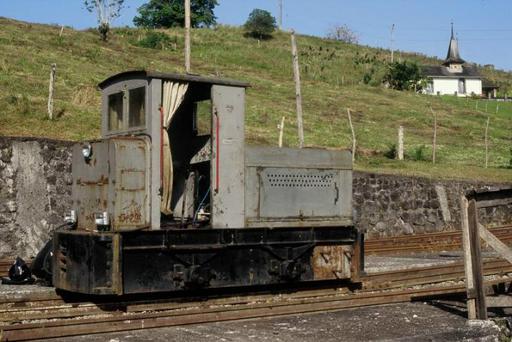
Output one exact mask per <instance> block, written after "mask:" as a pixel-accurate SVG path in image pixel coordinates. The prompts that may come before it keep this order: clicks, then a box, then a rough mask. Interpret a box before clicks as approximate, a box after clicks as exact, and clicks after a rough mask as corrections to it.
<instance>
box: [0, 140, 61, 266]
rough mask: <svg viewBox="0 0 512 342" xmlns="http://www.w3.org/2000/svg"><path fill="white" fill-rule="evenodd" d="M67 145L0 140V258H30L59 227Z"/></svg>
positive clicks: (49, 142)
mask: <svg viewBox="0 0 512 342" xmlns="http://www.w3.org/2000/svg"><path fill="white" fill-rule="evenodd" d="M70 147H71V143H69V142H62V141H51V140H41V139H37V140H34V139H23V138H5V137H0V257H5V256H14V255H19V256H21V257H23V258H27V257H30V256H34V255H35V254H36V253H37V252H38V251H39V249H40V248H41V247H42V246H43V245H44V243H45V242H46V241H47V240H48V238H49V236H50V232H51V231H52V230H53V229H54V228H55V227H57V226H58V225H60V224H61V223H62V217H63V215H64V212H65V211H66V210H68V205H69V198H70V195H71V173H70V172H71V154H70Z"/></svg>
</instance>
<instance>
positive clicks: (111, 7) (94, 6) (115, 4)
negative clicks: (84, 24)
mask: <svg viewBox="0 0 512 342" xmlns="http://www.w3.org/2000/svg"><path fill="white" fill-rule="evenodd" d="M84 4H85V8H87V10H88V11H89V12H91V13H92V12H94V11H96V12H97V14H98V24H99V26H98V31H99V32H100V35H101V39H102V40H103V41H107V39H108V32H109V31H110V24H111V23H112V20H114V19H115V18H117V17H119V14H120V12H121V9H122V8H123V4H124V0H84Z"/></svg>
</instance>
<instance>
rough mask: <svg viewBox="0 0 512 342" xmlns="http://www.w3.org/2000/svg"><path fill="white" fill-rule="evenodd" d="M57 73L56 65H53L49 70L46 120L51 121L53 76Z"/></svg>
mask: <svg viewBox="0 0 512 342" xmlns="http://www.w3.org/2000/svg"><path fill="white" fill-rule="evenodd" d="M56 72H57V64H55V63H53V64H52V66H51V70H50V86H49V89H48V118H49V119H50V120H53V92H54V89H55V74H56Z"/></svg>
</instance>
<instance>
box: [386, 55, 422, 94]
mask: <svg viewBox="0 0 512 342" xmlns="http://www.w3.org/2000/svg"><path fill="white" fill-rule="evenodd" d="M422 78H423V77H422V75H421V71H420V68H419V66H418V64H416V63H414V62H408V61H403V62H393V63H391V64H389V66H388V71H387V72H386V75H385V76H384V81H385V82H387V83H388V84H389V86H390V87H391V88H393V89H397V90H412V89H415V90H416V91H418V90H421V88H422V82H421V81H422Z"/></svg>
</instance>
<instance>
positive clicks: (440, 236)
mask: <svg viewBox="0 0 512 342" xmlns="http://www.w3.org/2000/svg"><path fill="white" fill-rule="evenodd" d="M490 231H491V232H492V233H493V234H494V235H495V236H496V237H497V238H499V239H500V240H502V241H503V242H505V243H507V244H510V243H512V225H507V226H501V227H496V228H491V229H490ZM461 248H462V235H461V232H460V231H449V232H438V233H426V234H417V235H402V236H396V237H390V238H379V239H368V240H366V241H365V253H367V254H376V255H386V254H396V253H415V252H434V251H443V250H457V249H461Z"/></svg>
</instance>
